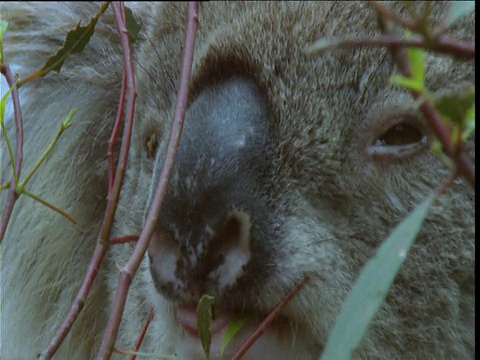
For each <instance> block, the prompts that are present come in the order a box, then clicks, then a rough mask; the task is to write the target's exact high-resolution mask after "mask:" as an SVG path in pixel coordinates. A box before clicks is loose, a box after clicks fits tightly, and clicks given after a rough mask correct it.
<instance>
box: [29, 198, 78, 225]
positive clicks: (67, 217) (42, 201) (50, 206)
mask: <svg viewBox="0 0 480 360" xmlns="http://www.w3.org/2000/svg"><path fill="white" fill-rule="evenodd" d="M20 194H25V195H27V196H28V197H31V198H32V199H33V200H35V201H38V202H39V203H40V204H42V205H44V206H46V207H48V208H49V209H52V210H53V211H55V212H56V213H59V214H60V215H62V216H63V217H64V218H66V219H67V220H69V221H71V222H72V223H74V224H75V225H77V222H76V221H75V219H74V218H73V216H72V215H70V214H68V213H67V212H66V211H63V210H62V209H60V208H58V207H56V206H54V205H52V204H50V203H49V202H48V201H46V200H44V199H42V198H41V197H39V196H37V195H35V194H32V193H31V192H29V191H27V190H25V189H22V192H21V193H20Z"/></svg>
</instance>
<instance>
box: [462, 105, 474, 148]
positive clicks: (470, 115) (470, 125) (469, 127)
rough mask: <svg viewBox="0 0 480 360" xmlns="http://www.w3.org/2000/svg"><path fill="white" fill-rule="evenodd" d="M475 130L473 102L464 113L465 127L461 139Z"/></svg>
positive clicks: (465, 138) (466, 137)
mask: <svg viewBox="0 0 480 360" xmlns="http://www.w3.org/2000/svg"><path fill="white" fill-rule="evenodd" d="M474 131H475V104H473V105H472V106H471V108H470V109H468V111H467V114H466V115H465V129H464V130H463V134H462V140H463V141H465V140H467V139H468V138H469V137H470V136H471V135H472V134H473V133H474Z"/></svg>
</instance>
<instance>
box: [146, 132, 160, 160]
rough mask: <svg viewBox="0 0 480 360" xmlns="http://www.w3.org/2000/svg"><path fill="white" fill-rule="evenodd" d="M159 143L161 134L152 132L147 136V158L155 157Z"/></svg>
mask: <svg viewBox="0 0 480 360" xmlns="http://www.w3.org/2000/svg"><path fill="white" fill-rule="evenodd" d="M158 143H159V136H158V134H157V133H155V132H152V133H150V134H148V135H147V136H145V138H144V141H143V145H144V148H145V152H146V153H147V159H154V158H155V155H156V153H157V148H158Z"/></svg>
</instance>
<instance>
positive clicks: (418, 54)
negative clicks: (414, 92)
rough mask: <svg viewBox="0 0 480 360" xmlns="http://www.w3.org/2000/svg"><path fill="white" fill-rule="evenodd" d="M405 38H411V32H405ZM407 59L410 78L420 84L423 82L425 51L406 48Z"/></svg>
mask: <svg viewBox="0 0 480 360" xmlns="http://www.w3.org/2000/svg"><path fill="white" fill-rule="evenodd" d="M405 38H406V39H411V38H412V34H411V33H410V32H409V31H407V32H405ZM407 55H408V60H409V61H410V71H411V73H412V74H411V78H412V79H414V80H416V81H417V82H418V83H420V84H422V88H423V83H424V82H425V51H424V50H423V49H421V48H417V47H409V48H407Z"/></svg>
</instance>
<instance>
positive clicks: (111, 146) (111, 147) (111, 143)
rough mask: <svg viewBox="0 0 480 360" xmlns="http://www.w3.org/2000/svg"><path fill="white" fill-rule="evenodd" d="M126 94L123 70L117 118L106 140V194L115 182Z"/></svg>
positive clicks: (124, 72) (125, 78) (125, 77)
mask: <svg viewBox="0 0 480 360" xmlns="http://www.w3.org/2000/svg"><path fill="white" fill-rule="evenodd" d="M126 93H127V72H126V70H125V68H124V69H123V75H122V90H121V92H120V101H119V103H118V111H117V118H116V119H115V125H114V126H113V130H112V135H111V136H110V139H109V140H108V150H107V156H108V193H109V194H110V192H111V191H112V189H113V183H114V180H115V143H116V141H117V137H118V132H119V130H120V126H121V125H122V119H123V106H124V104H125V95H126Z"/></svg>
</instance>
